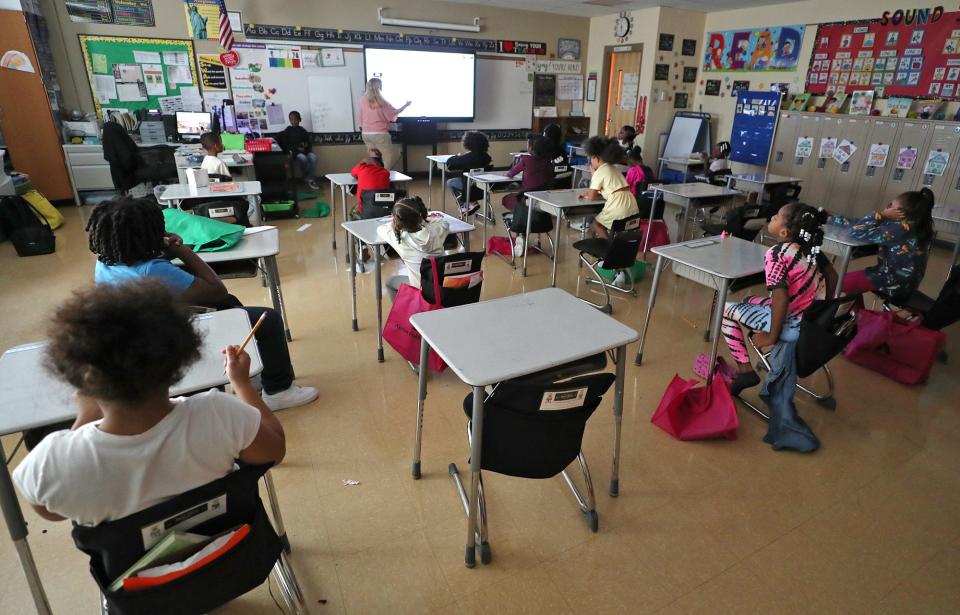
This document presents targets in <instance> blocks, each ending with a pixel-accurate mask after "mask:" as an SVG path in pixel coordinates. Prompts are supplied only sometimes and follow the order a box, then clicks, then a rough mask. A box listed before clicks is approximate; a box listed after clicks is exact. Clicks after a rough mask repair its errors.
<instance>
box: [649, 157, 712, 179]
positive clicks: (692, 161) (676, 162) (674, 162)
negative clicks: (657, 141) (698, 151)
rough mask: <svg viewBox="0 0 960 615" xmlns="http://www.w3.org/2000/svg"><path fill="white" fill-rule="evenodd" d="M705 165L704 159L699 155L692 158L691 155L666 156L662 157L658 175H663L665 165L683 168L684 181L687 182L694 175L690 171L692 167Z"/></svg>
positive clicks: (670, 167) (669, 167)
mask: <svg viewBox="0 0 960 615" xmlns="http://www.w3.org/2000/svg"><path fill="white" fill-rule="evenodd" d="M703 166H705V165H704V164H703V159H702V158H700V157H699V156H697V157H696V158H691V157H689V156H679V157H664V158H660V169H659V170H658V171H657V177H661V178H662V177H663V169H664V167H666V168H668V169H672V168H676V169H681V170H683V181H684V183H686V182H689V181H690V178H691V177H693V174H692V173H691V172H690V168H691V167H703Z"/></svg>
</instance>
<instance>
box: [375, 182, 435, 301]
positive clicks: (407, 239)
mask: <svg viewBox="0 0 960 615" xmlns="http://www.w3.org/2000/svg"><path fill="white" fill-rule="evenodd" d="M449 234H450V224H449V223H448V222H447V221H446V219H445V218H444V217H443V214H441V213H438V212H433V213H430V212H428V211H427V206H426V205H424V204H423V199H421V198H420V197H418V196H413V197H407V198H405V199H400V200H399V201H397V203H396V205H394V206H393V219H392V220H391V221H390V222H388V223H387V224H384V225H381V226H379V227H377V235H378V236H379V237H380V238H381V239H383V240H384V241H386V242H387V243H388V244H390V246H391V247H392V248H393V249H394V250H396V251H397V254H399V255H400V259H401V260H402V261H403V264H404V265H405V266H406V268H407V275H395V276H393V277H391V278H390V279H389V280H387V294H388V295H390V300H391V301H393V300H394V299H396V297H397V293H398V292H400V285H401V284H409V285H410V286H413V287H414V288H420V263H421V262H423V259H424V258H428V257H430V256H440V255H441V254H443V242H444V240H445V239H446V238H447V235H449Z"/></svg>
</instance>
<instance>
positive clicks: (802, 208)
mask: <svg viewBox="0 0 960 615" xmlns="http://www.w3.org/2000/svg"><path fill="white" fill-rule="evenodd" d="M826 220H827V214H826V212H824V211H823V210H822V209H815V208H813V207H810V206H809V205H804V204H803V203H788V204H786V205H784V206H783V207H781V208H780V211H778V212H777V213H776V215H774V216H773V218H771V219H770V224H769V225H768V226H767V233H768V234H769V235H770V236H772V237H774V238H775V239H776V240H777V244H776V245H775V246H773V247H772V248H770V249H769V250H767V254H766V256H765V257H764V273H765V276H766V283H767V290H769V291H770V295H769V296H767V297H759V296H749V297H744V298H743V299H742V300H741V301H739V302H727V304H726V306H725V307H724V310H723V325H722V328H721V331H722V333H723V337H724V340H725V341H726V342H727V346H728V347H729V348H730V354H731V355H733V359H734V361H736V363H737V371H738V374H737V377H736V378H735V379H734V381H733V382H732V383H731V385H730V392H731V393H733V394H734V395H738V394H739V393H740V391H742V390H743V389H746V388H749V387H752V386H756V385H758V384H760V377H759V376H758V375H757V373H756V372H755V371H754V370H753V366H752V365H751V364H750V356H749V354H748V353H747V346H746V343H745V339H744V337H743V329H742V328H741V325H743V326H745V327H747V329H749V330H750V332H751V333H750V335H751V337H752V339H753V342H754V344H756V346H757V347H758V348H763V347H767V346H773V345H774V344H776V343H777V341H778V340H780V339H784V340H788V341H789V340H794V339H796V337H797V335H798V334H799V328H800V317H801V316H802V315H803V312H804V311H805V310H806V309H807V308H808V307H810V304H811V303H813V302H814V300H816V299H823V298H826V297H829V296H832V294H833V289H834V288H835V286H836V281H837V273H836V271H835V270H834V269H833V266H832V265H831V264H830V262H829V261H828V260H827V259H826V258H825V257H823V256H822V255H821V254H820V244H821V243H823V229H822V228H821V227H822V226H823V224H824V222H826Z"/></svg>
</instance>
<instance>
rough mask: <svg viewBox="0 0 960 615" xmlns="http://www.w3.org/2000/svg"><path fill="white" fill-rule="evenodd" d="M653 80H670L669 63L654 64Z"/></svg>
mask: <svg viewBox="0 0 960 615" xmlns="http://www.w3.org/2000/svg"><path fill="white" fill-rule="evenodd" d="M653 80H654V81H669V80H670V65H669V64H656V65H654V67H653Z"/></svg>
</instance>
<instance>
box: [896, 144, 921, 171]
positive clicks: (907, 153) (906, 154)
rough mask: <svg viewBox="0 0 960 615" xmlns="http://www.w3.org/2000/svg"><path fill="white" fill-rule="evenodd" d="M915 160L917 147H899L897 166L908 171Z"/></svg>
mask: <svg viewBox="0 0 960 615" xmlns="http://www.w3.org/2000/svg"><path fill="white" fill-rule="evenodd" d="M916 161H917V149H916V148H914V147H910V146H907V147H901V148H900V150H899V151H898V152H897V168H898V169H903V170H905V171H909V170H910V169H912V168H913V165H914V163H916Z"/></svg>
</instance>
